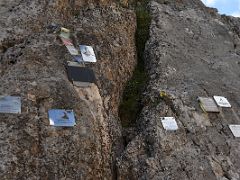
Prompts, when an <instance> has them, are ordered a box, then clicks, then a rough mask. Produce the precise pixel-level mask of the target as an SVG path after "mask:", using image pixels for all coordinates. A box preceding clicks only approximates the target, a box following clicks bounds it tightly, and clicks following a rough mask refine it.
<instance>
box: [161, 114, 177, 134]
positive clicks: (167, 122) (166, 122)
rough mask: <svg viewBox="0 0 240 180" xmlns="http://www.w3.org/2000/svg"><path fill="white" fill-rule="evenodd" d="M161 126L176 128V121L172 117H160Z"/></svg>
mask: <svg viewBox="0 0 240 180" xmlns="http://www.w3.org/2000/svg"><path fill="white" fill-rule="evenodd" d="M161 121H162V125H163V128H164V129H166V130H170V131H175V130H177V129H178V125H177V122H176V120H175V118H174V117H161Z"/></svg>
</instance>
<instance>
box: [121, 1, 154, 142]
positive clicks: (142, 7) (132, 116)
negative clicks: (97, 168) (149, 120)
mask: <svg viewBox="0 0 240 180" xmlns="http://www.w3.org/2000/svg"><path fill="white" fill-rule="evenodd" d="M147 3H148V1H134V2H132V4H131V5H132V6H133V7H134V9H135V11H136V18H137V30H136V35H135V39H136V40H135V41H136V49H137V56H138V57H137V58H138V64H137V66H136V67H135V70H134V72H133V76H132V77H131V79H130V80H129V81H128V83H127V85H126V87H125V90H124V93H123V99H122V102H121V104H120V107H119V117H120V120H121V124H122V126H123V138H124V145H125V146H126V145H127V144H128V142H129V141H130V140H131V139H132V138H134V136H135V130H136V129H135V128H136V127H135V124H136V119H137V118H138V116H139V114H140V112H141V109H142V106H143V105H142V102H141V95H142V92H143V90H144V88H145V84H146V81H147V74H146V72H145V68H144V50H145V44H146V42H147V40H148V37H149V26H150V22H151V19H150V15H149V12H148V10H147Z"/></svg>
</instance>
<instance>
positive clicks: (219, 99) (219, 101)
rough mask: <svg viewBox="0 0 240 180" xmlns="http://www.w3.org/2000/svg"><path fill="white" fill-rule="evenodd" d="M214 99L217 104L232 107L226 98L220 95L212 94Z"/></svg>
mask: <svg viewBox="0 0 240 180" xmlns="http://www.w3.org/2000/svg"><path fill="white" fill-rule="evenodd" d="M213 98H214V100H215V101H216V103H217V105H218V106H220V107H227V108H230V107H232V106H231V104H230V103H229V102H228V100H227V98H225V97H222V96H213Z"/></svg>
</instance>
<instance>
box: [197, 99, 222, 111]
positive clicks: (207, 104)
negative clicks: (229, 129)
mask: <svg viewBox="0 0 240 180" xmlns="http://www.w3.org/2000/svg"><path fill="white" fill-rule="evenodd" d="M198 100H199V102H200V106H201V108H202V110H203V111H205V112H220V111H219V109H218V107H217V105H216V103H215V102H214V100H213V99H212V98H209V97H199V98H198Z"/></svg>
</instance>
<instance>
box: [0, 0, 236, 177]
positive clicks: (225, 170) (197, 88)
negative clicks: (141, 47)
mask: <svg viewBox="0 0 240 180" xmlns="http://www.w3.org/2000/svg"><path fill="white" fill-rule="evenodd" d="M131 2H132V1H131ZM118 3H119V1H112V0H101V1H97V0H91V1H87V0H75V1H69V0H45V1H38V0H25V1H21V0H1V1H0V29H1V31H0V96H1V95H17V96H21V99H22V113H21V114H18V115H14V114H0V149H1V150H0V157H1V162H0V175H1V179H51V180H52V179H57V180H58V179H61V180H63V179H123V180H126V179H158V180H159V179H176V180H178V179H186V180H203V179H207V180H212V179H213V180H214V179H216V180H227V179H231V180H238V179H240V161H239V159H240V155H239V151H240V141H239V139H237V138H234V137H233V135H232V133H231V132H230V129H229V128H228V125H229V124H240V110H239V106H240V96H239V95H240V89H239V87H240V81H239V79H240V39H239V37H240V29H239V26H240V21H239V20H238V19H237V18H233V17H227V16H220V15H219V14H217V12H216V10H215V9H211V8H206V7H205V6H204V5H203V4H202V3H201V1H200V0H174V1H173V0H155V1H151V2H150V3H149V12H150V14H151V16H152V22H151V27H150V39H149V41H148V43H147V44H146V51H145V56H146V57H145V60H146V62H145V66H146V70H147V73H148V75H149V81H148V84H147V85H146V89H145V91H144V92H143V95H142V105H143V109H142V112H141V114H140V118H139V119H138V120H137V122H136V127H130V128H129V129H130V130H129V129H125V130H124V131H122V129H121V125H119V124H120V123H119V121H118V106H119V102H120V100H121V94H122V92H123V88H124V86H125V84H126V81H127V80H128V79H129V78H130V77H131V75H132V72H133V70H134V67H135V65H136V52H135V51H136V50H135V40H134V35H135V29H136V23H135V22H136V20H135V14H134V12H133V11H132V10H129V9H126V8H124V7H123V6H127V4H128V1H126V0H122V1H120V3H121V5H119V4H118ZM52 22H54V23H59V24H61V25H62V26H64V27H66V28H69V29H71V31H72V33H73V36H74V37H75V38H74V42H75V43H76V44H86V45H92V46H93V47H94V50H95V53H96V56H97V60H98V62H97V63H96V64H91V65H87V66H88V67H91V68H92V69H93V70H94V72H95V74H96V77H97V83H96V85H92V86H90V87H87V88H79V87H75V86H73V85H72V83H71V82H69V80H68V78H67V74H66V69H65V64H66V62H67V61H69V60H71V56H70V55H69V53H68V52H67V50H66V48H65V47H64V46H63V45H62V43H61V42H60V40H59V39H58V38H56V35H54V34H51V33H49V32H48V31H47V30H46V28H47V26H48V25H49V24H51V23H52ZM160 92H164V93H163V94H164V96H161V97H160ZM213 95H220V96H225V97H227V98H228V100H229V101H230V103H231V105H232V108H222V109H220V113H215V114H214V113H204V112H203V111H202V110H201V109H200V107H199V104H198V102H197V97H198V96H203V97H211V96H213ZM55 108H58V109H73V110H74V112H75V115H76V126H75V127H73V128H56V127H52V126H49V120H48V110H49V109H55ZM164 116H174V117H175V118H176V120H177V124H178V126H179V129H178V130H177V131H172V132H170V131H166V130H164V129H163V126H162V124H161V120H160V118H161V117H164ZM125 131H126V134H127V135H126V136H127V137H126V143H128V144H127V146H126V147H125V149H124V147H123V145H124V143H123V140H122V132H125ZM128 131H129V132H130V133H129V132H128Z"/></svg>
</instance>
